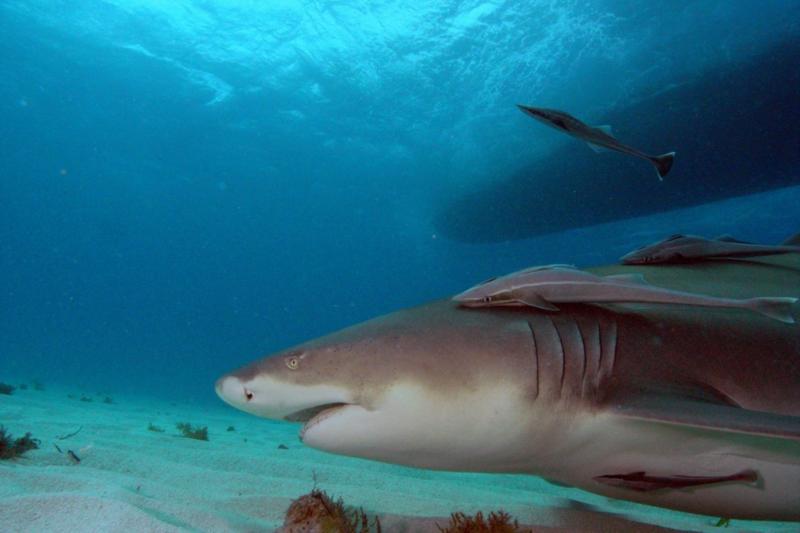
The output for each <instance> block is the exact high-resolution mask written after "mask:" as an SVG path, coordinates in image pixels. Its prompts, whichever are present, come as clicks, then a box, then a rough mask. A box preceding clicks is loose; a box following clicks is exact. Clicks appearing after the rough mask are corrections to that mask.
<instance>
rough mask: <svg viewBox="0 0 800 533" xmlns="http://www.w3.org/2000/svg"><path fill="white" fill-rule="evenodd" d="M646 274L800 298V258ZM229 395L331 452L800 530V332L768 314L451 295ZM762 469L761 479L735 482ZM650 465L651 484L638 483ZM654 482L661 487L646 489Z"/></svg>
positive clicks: (269, 371)
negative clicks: (514, 304) (472, 300)
mask: <svg viewBox="0 0 800 533" xmlns="http://www.w3.org/2000/svg"><path fill="white" fill-rule="evenodd" d="M639 268H640V269H642V270H644V267H639ZM635 271H636V267H619V266H612V267H607V268H602V269H596V270H594V273H596V274H598V275H613V274H619V273H627V272H635ZM648 276H649V277H651V280H652V281H653V282H654V283H657V284H658V285H661V286H664V287H670V288H674V289H677V288H680V289H682V290H689V291H692V290H703V291H708V292H710V293H713V294H719V295H721V296H726V297H730V298H746V297H751V296H753V295H755V294H767V295H779V294H782V293H784V292H787V291H789V290H795V289H796V288H797V287H800V256H797V255H785V256H772V257H767V258H765V259H764V260H763V261H759V263H758V264H757V265H754V264H750V263H728V262H718V263H712V264H709V265H703V268H702V269H699V268H698V269H695V268H686V267H673V266H664V267H663V268H659V269H657V270H653V271H652V275H651V274H650V272H648ZM743 279H746V280H747V283H742V280H743ZM798 313H800V309H797V310H795V315H794V316H795V318H797V316H798ZM216 390H217V393H218V394H219V396H220V397H221V398H222V399H223V400H224V401H226V402H228V403H229V404H231V405H232V406H234V407H236V408H238V409H241V410H244V411H247V412H249V413H252V414H254V415H257V416H262V417H266V418H272V419H279V420H287V419H288V420H299V421H304V422H305V426H304V427H303V429H302V432H301V435H302V439H303V441H304V442H305V444H307V445H309V446H311V447H314V448H318V449H321V450H325V451H328V452H331V453H337V454H343V455H350V456H356V457H362V458H368V459H374V460H379V461H385V462H390V463H397V464H403V465H409V466H415V467H421V468H431V469H439V470H456V471H481V472H497V473H500V472H506V473H528V474H535V475H538V476H542V477H545V478H547V479H550V480H553V481H554V482H557V483H562V484H567V485H572V486H576V487H580V488H583V489H586V490H589V491H592V492H595V493H599V494H603V495H606V496H609V497H614V498H622V499H627V500H632V501H637V502H642V503H648V504H652V505H658V506H661V507H667V508H671V509H679V510H683V511H690V512H696V513H703V514H709V515H715V516H725V517H729V518H748V519H765V520H800V491H798V490H797V488H798V486H800V327H798V326H792V327H787V326H786V325H784V324H779V323H778V322H775V321H772V320H767V319H761V318H759V317H758V316H756V317H753V316H750V315H744V314H739V313H729V312H725V311H724V310H718V309H714V308H710V309H704V310H702V312H700V311H696V310H692V309H677V308H674V307H671V306H653V307H648V308H646V309H643V310H636V312H630V311H623V312H614V311H612V310H611V309H608V308H604V307H598V306H569V307H568V308H567V306H565V309H564V310H563V311H562V312H561V313H557V314H552V313H542V312H540V311H537V310H535V309H531V310H525V311H523V312H521V311H520V310H519V309H515V308H503V307H501V308H492V309H464V308H462V307H460V306H458V305H457V304H456V303H455V302H452V301H449V300H444V301H438V302H433V303H431V304H428V305H424V306H421V307H418V308H414V309H409V310H404V311H399V312H396V313H392V314H390V315H387V316H384V317H381V318H377V319H374V320H371V321H368V322H366V323H363V324H360V325H357V326H354V327H351V328H348V329H345V330H343V331H340V332H338V333H334V334H332V335H329V336H326V337H323V338H321V339H317V340H314V341H311V342H308V343H306V344H302V345H300V346H297V347H294V348H291V349H288V350H285V351H283V352H280V353H278V354H275V355H274V356H272V357H267V358H265V359H262V360H260V361H256V362H253V363H252V364H250V365H248V366H246V367H244V368H242V369H240V370H237V371H235V372H232V373H230V374H228V375H225V376H222V377H221V378H220V379H219V380H218V381H217V384H216ZM750 470H752V471H753V472H756V473H757V474H758V480H759V481H758V483H752V482H750V481H749V480H746V479H742V480H739V481H737V480H736V477H737V476H739V475H740V474H741V473H742V472H746V471H750ZM638 472H643V473H644V474H642V476H644V479H638V478H637V477H636V476H635V474H633V477H629V478H628V481H630V482H631V483H625V481H626V476H632V474H631V473H638ZM612 476H613V477H612ZM690 477H696V478H698V479H697V480H696V481H698V483H695V484H693V483H691V482H690V481H691V480H690V479H687V478H690ZM712 479H716V481H717V483H712V482H711V480H712ZM608 480H613V481H612V482H611V483H609V482H608ZM642 481H646V482H647V483H649V484H650V487H651V488H653V489H654V488H656V486H655V485H657V486H658V488H661V489H662V490H648V491H641V490H637V487H639V486H640V483H641V482H642ZM687 481H689V482H688V483H687ZM654 484H655V485H654ZM677 485H680V486H681V487H686V488H682V489H681V490H675V489H674V488H672V487H675V486H677Z"/></svg>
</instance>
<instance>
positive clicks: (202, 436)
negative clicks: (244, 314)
mask: <svg viewBox="0 0 800 533" xmlns="http://www.w3.org/2000/svg"><path fill="white" fill-rule="evenodd" d="M175 427H177V428H178V431H180V432H181V435H183V436H184V437H186V438H187V439H195V440H208V427H206V426H203V427H200V426H193V425H191V424H189V423H188V422H178V423H177V424H175Z"/></svg>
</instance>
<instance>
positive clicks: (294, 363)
mask: <svg viewBox="0 0 800 533" xmlns="http://www.w3.org/2000/svg"><path fill="white" fill-rule="evenodd" d="M286 366H288V367H289V370H297V367H298V366H300V361H299V360H298V359H297V357H290V358H289V359H287V360H286Z"/></svg>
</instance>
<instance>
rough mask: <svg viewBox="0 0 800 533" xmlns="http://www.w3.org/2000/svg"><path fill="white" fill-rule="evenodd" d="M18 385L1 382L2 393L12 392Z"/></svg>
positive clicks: (0, 392)
mask: <svg viewBox="0 0 800 533" xmlns="http://www.w3.org/2000/svg"><path fill="white" fill-rule="evenodd" d="M14 389H16V387H15V386H14V385H9V384H8V383H0V394H11V393H13V392H14Z"/></svg>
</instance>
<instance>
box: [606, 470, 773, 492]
mask: <svg viewBox="0 0 800 533" xmlns="http://www.w3.org/2000/svg"><path fill="white" fill-rule="evenodd" d="M593 479H594V480H595V481H597V482H598V483H603V484H604V485H611V486H612V487H619V488H623V489H630V490H635V491H637V492H649V491H651V490H661V489H687V488H691V487H699V486H701V485H713V484H716V483H728V482H745V483H754V482H756V481H758V473H757V472H756V471H755V470H743V471H741V472H737V473H735V474H731V475H727V476H650V475H647V473H646V472H630V473H628V474H610V475H604V476H595V477H594V478H593Z"/></svg>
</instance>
